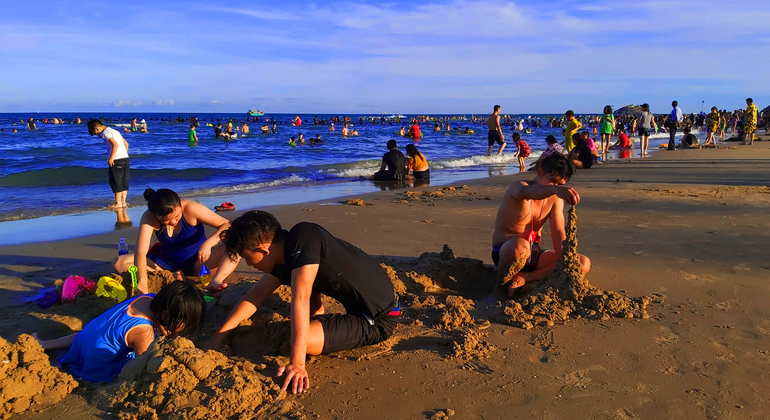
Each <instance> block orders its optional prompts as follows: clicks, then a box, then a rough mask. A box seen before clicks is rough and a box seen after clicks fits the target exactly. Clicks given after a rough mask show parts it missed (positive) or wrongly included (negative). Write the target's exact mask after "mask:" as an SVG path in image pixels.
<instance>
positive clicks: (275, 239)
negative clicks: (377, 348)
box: [204, 211, 401, 394]
mask: <svg viewBox="0 0 770 420" xmlns="http://www.w3.org/2000/svg"><path fill="white" fill-rule="evenodd" d="M222 236H223V240H224V243H225V244H226V248H227V254H228V255H230V256H231V258H238V259H240V258H243V259H244V260H245V261H246V264H247V265H249V266H251V267H254V268H255V269H257V270H259V271H261V272H263V273H265V274H263V275H262V277H261V278H260V279H259V281H258V282H257V283H256V284H255V285H254V286H253V287H252V288H251V290H249V291H248V292H246V293H245V294H244V296H243V297H242V298H241V300H240V301H239V302H238V303H237V304H236V306H235V307H234V308H233V310H232V312H231V313H230V315H229V316H228V317H227V319H226V320H225V321H224V323H223V324H222V325H221V327H219V329H218V330H217V332H216V334H214V336H213V337H212V338H211V339H210V340H209V341H208V343H206V345H205V346H204V348H206V349H214V350H220V349H221V347H222V344H223V343H224V341H225V339H226V338H227V336H228V334H229V333H230V332H232V330H234V329H235V328H236V327H237V326H238V325H239V324H240V323H241V322H243V321H244V320H247V319H249V318H250V317H251V316H252V315H254V313H256V312H257V310H258V309H260V306H261V305H262V304H263V303H264V302H265V300H266V299H267V298H269V297H270V295H271V294H272V293H273V292H274V291H275V290H276V289H278V287H280V286H281V285H285V286H290V287H291V296H292V304H291V309H290V311H291V315H290V321H289V322H290V329H291V331H292V333H291V336H290V338H289V347H290V348H291V349H292V350H291V357H290V359H289V362H288V364H287V365H284V366H281V367H279V368H278V372H277V374H276V375H277V376H284V377H285V379H284V381H283V385H282V389H283V390H286V391H288V392H291V393H294V394H298V393H302V392H303V391H304V390H306V389H308V388H309V387H310V378H309V375H308V372H307V370H306V359H307V356H308V355H321V354H330V353H335V352H338V351H342V350H348V349H353V348H357V347H363V346H369V345H373V344H377V343H380V342H383V341H385V340H387V339H388V338H389V337H390V336H391V335H392V334H393V330H394V329H395V328H396V325H398V323H399V322H398V321H399V316H400V314H401V309H400V306H399V301H398V297H397V295H396V294H395V292H394V290H393V283H392V282H391V281H390V279H389V277H388V275H387V273H386V272H385V270H383V268H382V267H381V265H380V262H379V260H376V259H375V258H372V257H371V256H369V255H368V254H366V253H365V252H364V251H362V250H361V249H359V248H358V247H356V246H354V245H352V244H350V243H348V242H345V241H343V240H341V239H338V238H336V237H335V236H333V235H332V234H331V233H329V232H328V231H327V230H326V229H324V228H323V227H321V226H319V225H317V224H315V223H307V222H301V223H298V224H296V225H294V227H292V228H291V229H290V230H284V229H283V228H282V227H281V224H280V223H279V222H278V220H277V219H276V218H275V216H273V215H272V214H270V213H267V212H264V211H249V212H246V213H245V214H244V215H242V216H240V217H238V218H236V219H235V220H233V223H232V226H231V227H230V228H229V229H228V230H227V231H226V232H225V233H224V234H223V235H222ZM322 295H326V296H327V297H330V298H333V299H334V300H336V301H337V302H339V303H340V304H341V305H342V306H343V307H344V308H345V311H344V312H345V313H342V314H338V313H335V314H331V313H330V314H326V313H325V308H324V305H323V301H322ZM258 338H259V337H258ZM264 338H265V339H267V337H264Z"/></svg>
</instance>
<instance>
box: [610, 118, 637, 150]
mask: <svg viewBox="0 0 770 420" xmlns="http://www.w3.org/2000/svg"><path fill="white" fill-rule="evenodd" d="M618 133H619V134H618V141H616V142H615V144H613V145H612V146H610V149H632V148H633V145H632V144H631V139H630V138H628V135H627V134H626V129H625V127H623V125H622V124H621V125H620V126H618Z"/></svg>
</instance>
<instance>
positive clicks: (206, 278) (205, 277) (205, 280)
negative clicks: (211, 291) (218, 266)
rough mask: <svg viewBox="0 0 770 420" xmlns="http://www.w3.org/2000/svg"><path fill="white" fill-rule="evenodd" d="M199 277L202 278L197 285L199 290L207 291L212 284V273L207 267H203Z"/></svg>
mask: <svg viewBox="0 0 770 420" xmlns="http://www.w3.org/2000/svg"><path fill="white" fill-rule="evenodd" d="M198 276H200V278H201V282H200V284H196V286H198V288H199V289H201V290H203V289H205V288H206V287H207V286H208V285H209V283H211V271H209V269H208V268H206V266H205V265H203V266H201V272H200V273H198Z"/></svg>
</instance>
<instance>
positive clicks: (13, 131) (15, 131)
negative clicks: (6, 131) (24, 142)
mask: <svg viewBox="0 0 770 420" xmlns="http://www.w3.org/2000/svg"><path fill="white" fill-rule="evenodd" d="M11 132H12V133H18V132H19V130H17V129H15V128H14V129H13V130H12V131H11Z"/></svg>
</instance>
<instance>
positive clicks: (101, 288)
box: [96, 276, 128, 303]
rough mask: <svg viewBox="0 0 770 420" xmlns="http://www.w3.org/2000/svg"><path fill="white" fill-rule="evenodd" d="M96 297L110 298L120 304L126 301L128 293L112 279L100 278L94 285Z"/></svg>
mask: <svg viewBox="0 0 770 420" xmlns="http://www.w3.org/2000/svg"><path fill="white" fill-rule="evenodd" d="M96 296H101V297H106V298H110V299H113V300H116V301H118V303H120V302H123V301H124V300H126V299H128V292H126V288H125V287H123V285H122V284H120V282H119V281H117V280H115V279H113V278H112V277H108V276H102V277H101V278H99V283H98V284H97V285H96Z"/></svg>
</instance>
